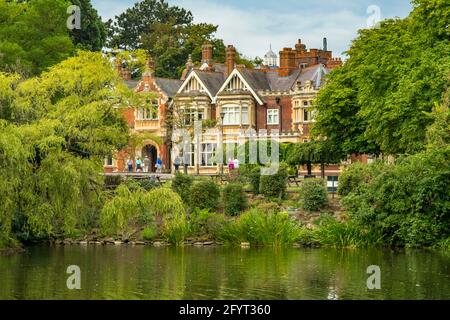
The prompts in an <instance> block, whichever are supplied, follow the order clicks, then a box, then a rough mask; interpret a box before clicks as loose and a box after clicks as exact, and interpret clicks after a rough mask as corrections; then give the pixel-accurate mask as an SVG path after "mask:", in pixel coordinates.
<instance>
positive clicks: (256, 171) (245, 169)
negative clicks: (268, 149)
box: [238, 165, 261, 194]
mask: <svg viewBox="0 0 450 320" xmlns="http://www.w3.org/2000/svg"><path fill="white" fill-rule="evenodd" d="M260 179H261V168H260V167H259V166H254V165H241V167H240V168H239V179H238V182H241V183H245V184H247V183H248V184H250V186H251V188H252V192H253V193H254V194H259V182H260Z"/></svg>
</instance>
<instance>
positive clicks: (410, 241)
mask: <svg viewBox="0 0 450 320" xmlns="http://www.w3.org/2000/svg"><path fill="white" fill-rule="evenodd" d="M448 159H450V147H442V148H439V149H436V150H429V151H426V152H423V153H419V154H416V155H413V156H409V157H404V158H401V159H399V160H397V162H396V164H395V165H393V164H384V163H379V164H377V165H376V166H375V167H374V165H367V166H365V167H364V168H363V170H365V171H368V172H369V174H370V173H371V172H373V171H374V170H377V175H374V177H373V178H371V179H368V180H365V181H363V182H361V183H360V184H359V185H358V186H357V187H356V188H354V189H353V191H352V192H350V193H349V194H348V195H347V196H345V197H344V198H343V199H342V203H343V205H344V207H345V209H346V210H347V212H348V214H349V216H350V217H351V218H352V219H353V221H355V222H356V223H357V224H358V225H359V226H360V227H361V228H363V227H368V228H370V230H371V231H372V232H374V233H377V234H380V235H381V236H382V237H383V240H384V242H385V243H386V244H390V245H394V246H407V247H432V246H435V245H437V244H438V243H441V242H442V241H443V240H444V239H447V238H448V235H449V234H450V215H449V213H450V195H449V193H448V181H450V166H449V163H448V162H449V160H448ZM363 175H368V173H367V172H364V173H363Z"/></svg>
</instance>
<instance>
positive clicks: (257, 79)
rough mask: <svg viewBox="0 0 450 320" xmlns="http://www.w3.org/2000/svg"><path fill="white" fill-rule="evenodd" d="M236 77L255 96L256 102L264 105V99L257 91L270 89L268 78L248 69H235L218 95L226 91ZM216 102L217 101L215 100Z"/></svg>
mask: <svg viewBox="0 0 450 320" xmlns="http://www.w3.org/2000/svg"><path fill="white" fill-rule="evenodd" d="M235 76H238V77H239V78H240V79H241V81H242V82H243V83H244V84H245V86H246V87H247V88H248V90H249V91H250V93H251V94H252V95H253V97H254V98H255V100H256V101H257V102H258V103H259V104H260V105H262V104H264V101H263V99H262V98H261V97H260V96H259V95H258V93H257V90H266V89H269V85H268V82H267V78H266V77H265V74H264V73H263V72H259V71H255V70H248V69H234V71H233V72H232V73H231V74H230V75H229V76H228V78H227V79H226V80H225V82H223V84H222V86H221V87H220V88H219V90H218V93H219V92H222V91H223V90H225V88H226V87H227V85H228V83H229V82H230V81H231V79H233V78H234V77H235ZM214 101H215V100H214Z"/></svg>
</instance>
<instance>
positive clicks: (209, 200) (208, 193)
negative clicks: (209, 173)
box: [190, 180, 220, 210]
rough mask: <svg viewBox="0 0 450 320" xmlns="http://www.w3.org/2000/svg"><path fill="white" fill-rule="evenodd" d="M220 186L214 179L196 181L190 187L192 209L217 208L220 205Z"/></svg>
mask: <svg viewBox="0 0 450 320" xmlns="http://www.w3.org/2000/svg"><path fill="white" fill-rule="evenodd" d="M219 200H220V188H219V187H218V186H217V185H216V184H215V183H214V182H213V181H212V180H201V181H197V182H195V183H194V184H193V185H192V187H191V189H190V207H191V208H192V209H209V210H215V209H216V208H217V206H218V205H219Z"/></svg>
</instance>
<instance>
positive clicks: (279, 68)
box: [105, 39, 342, 175]
mask: <svg viewBox="0 0 450 320" xmlns="http://www.w3.org/2000/svg"><path fill="white" fill-rule="evenodd" d="M323 42H324V44H323V48H322V49H307V48H306V45H305V44H303V43H302V42H301V40H298V42H297V44H295V47H294V48H284V49H282V50H281V51H280V52H279V59H278V56H277V55H276V54H275V53H274V52H273V51H272V50H270V51H269V52H268V53H267V54H266V55H265V57H264V62H263V64H262V65H261V66H258V67H256V68H254V69H249V68H246V67H245V66H244V65H239V64H236V56H237V52H236V49H235V48H234V47H233V46H231V45H230V46H228V47H227V48H226V59H225V63H217V62H215V61H214V60H213V47H212V45H211V44H209V43H205V44H204V45H203V48H202V61H201V65H200V66H198V67H195V66H194V64H193V62H192V59H191V58H189V60H188V61H187V63H186V68H185V70H184V71H183V74H182V77H181V79H165V78H158V77H154V76H153V73H152V70H153V69H154V68H153V66H152V65H151V63H149V66H148V68H147V71H146V72H145V73H144V74H143V76H142V79H141V80H140V81H133V80H131V77H130V72H129V71H128V70H126V67H123V66H118V72H119V73H120V74H121V75H122V77H123V78H124V81H125V82H126V84H127V85H128V86H129V87H130V88H132V89H133V90H134V91H135V92H153V93H155V98H154V99H152V101H151V102H149V103H150V104H151V105H150V106H147V107H145V108H129V109H127V110H126V111H124V116H125V118H126V120H127V122H128V124H129V126H130V128H131V129H132V130H133V132H135V133H142V134H143V135H142V136H143V139H142V141H140V143H139V145H135V146H132V147H131V148H132V149H133V150H126V151H122V152H119V153H118V154H117V155H116V156H115V157H114V158H113V159H108V160H107V161H106V163H105V171H106V172H121V171H124V170H125V163H126V161H127V159H129V158H133V157H132V156H130V155H134V157H135V158H141V159H143V158H144V157H148V158H149V159H150V160H151V162H152V164H153V165H152V166H151V167H152V168H153V169H152V170H154V164H155V163H156V159H157V157H160V159H161V160H162V162H163V168H164V172H173V159H172V158H173V157H174V154H180V153H179V151H178V150H175V148H174V146H173V144H172V141H171V137H170V135H171V131H172V130H174V129H176V128H179V127H187V128H189V127H192V125H193V123H194V122H195V121H202V123H204V127H207V128H208V129H207V130H205V131H204V133H203V136H202V139H201V141H200V142H199V143H195V144H192V147H191V148H190V150H184V152H185V153H188V155H187V156H185V155H182V154H180V156H182V157H183V158H184V159H187V158H189V159H190V160H189V171H190V173H194V174H216V173H219V172H220V165H218V164H217V163H216V162H215V160H214V154H215V152H216V150H217V146H218V142H219V141H218V140H217V135H214V134H212V133H211V132H218V131H220V132H222V133H223V136H222V141H221V143H224V144H226V145H228V144H230V143H232V144H237V143H238V142H239V141H240V140H239V136H240V135H239V133H240V132H242V131H243V130H248V129H252V130H255V131H256V132H259V131H260V130H267V133H268V135H270V132H277V140H278V141H279V142H280V143H303V142H307V141H309V139H310V128H311V124H312V123H313V122H314V116H315V111H314V109H313V107H312V106H313V101H314V99H315V98H316V96H317V93H318V91H319V90H320V88H321V86H322V85H323V84H324V80H325V77H326V75H327V74H328V73H329V72H330V71H331V70H332V69H334V68H336V67H339V66H341V65H342V61H341V59H340V58H334V57H333V54H332V52H331V51H328V49H327V41H326V39H324V41H323ZM146 136H148V138H145V137H146ZM133 160H134V159H133ZM328 170H329V171H330V170H331V171H334V173H331V174H332V175H336V174H335V172H336V171H339V166H334V167H330V168H328Z"/></svg>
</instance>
